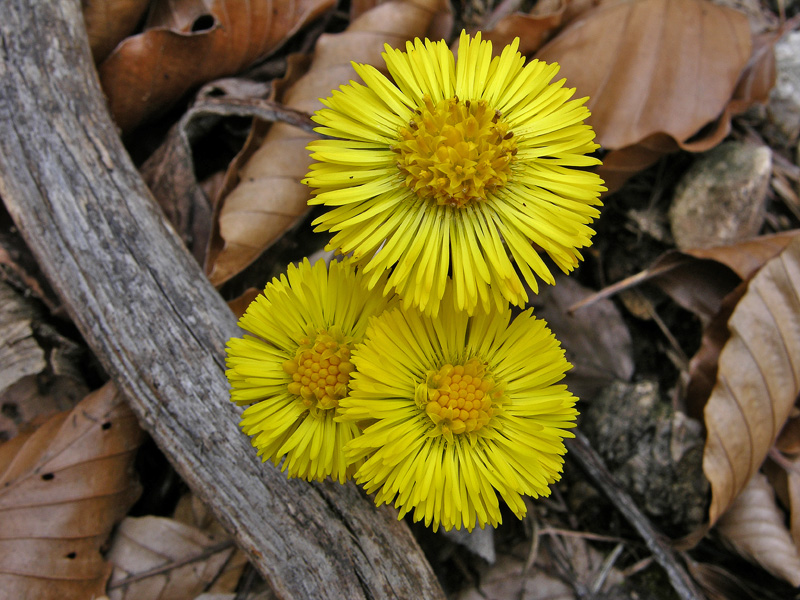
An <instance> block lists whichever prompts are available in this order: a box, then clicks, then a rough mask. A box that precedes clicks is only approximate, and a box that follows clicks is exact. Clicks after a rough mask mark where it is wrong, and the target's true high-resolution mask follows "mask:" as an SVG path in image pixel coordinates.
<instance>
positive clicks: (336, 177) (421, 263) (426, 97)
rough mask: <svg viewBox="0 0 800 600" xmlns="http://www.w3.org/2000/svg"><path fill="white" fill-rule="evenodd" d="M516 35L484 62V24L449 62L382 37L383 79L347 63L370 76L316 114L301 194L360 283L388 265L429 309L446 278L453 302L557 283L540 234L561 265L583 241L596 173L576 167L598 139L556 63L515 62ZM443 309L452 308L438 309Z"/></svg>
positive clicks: (428, 45)
mask: <svg viewBox="0 0 800 600" xmlns="http://www.w3.org/2000/svg"><path fill="white" fill-rule="evenodd" d="M517 48H518V41H517V40H515V41H514V43H513V44H511V45H510V46H507V47H506V48H505V49H504V50H503V52H502V53H501V55H500V56H499V57H496V58H492V50H491V43H490V42H482V41H481V37H480V34H477V35H476V36H475V37H474V38H470V36H468V35H467V34H465V33H462V34H461V40H460V45H459V49H458V61H455V60H454V57H453V54H452V53H451V52H450V50H448V48H447V46H446V44H445V43H444V41H441V42H435V43H434V42H430V41H428V40H425V42H424V43H423V42H422V41H420V40H419V39H417V40H415V42H414V43H413V44H412V43H411V42H409V43H408V44H407V51H406V52H401V51H400V50H395V49H391V48H390V47H389V46H387V47H386V52H385V53H384V54H383V57H384V59H385V60H386V66H387V68H388V71H389V73H390V74H391V76H392V78H393V79H394V83H392V82H390V81H389V80H388V79H387V78H386V77H384V76H383V75H382V74H381V73H380V72H378V71H377V70H376V69H375V68H374V67H371V66H369V65H359V64H354V65H353V66H354V68H355V70H356V72H357V73H358V75H359V76H360V77H361V79H362V80H363V81H364V82H365V83H366V86H364V85H361V84H359V83H356V82H351V83H350V85H344V86H342V87H341V88H340V89H339V90H335V91H334V92H333V94H332V96H331V97H330V98H327V99H326V100H324V101H323V104H325V106H326V107H327V108H323V109H321V110H319V111H318V112H317V113H316V115H315V116H314V120H315V121H316V122H317V123H319V124H320V125H321V127H318V128H317V131H318V132H319V133H322V134H325V135H327V136H329V137H330V138H337V139H323V140H318V141H314V142H312V143H311V144H309V146H308V148H309V150H311V151H312V157H313V158H314V159H315V160H316V161H317V162H315V163H313V164H312V165H311V170H310V172H309V174H308V175H307V178H306V179H305V180H304V183H307V184H308V185H310V186H312V187H314V188H316V189H315V192H316V196H315V197H313V198H312V199H311V200H310V201H309V202H310V204H324V205H327V206H331V207H333V208H332V210H330V211H329V212H328V213H326V214H324V215H322V216H321V217H319V218H318V219H317V220H316V221H315V222H314V224H315V225H316V226H317V228H316V231H332V232H336V235H335V236H334V237H333V239H332V240H331V243H330V244H329V246H328V247H329V248H330V249H333V248H338V249H340V250H341V251H342V252H343V253H345V254H347V253H350V252H352V253H353V255H354V256H355V257H356V258H357V259H360V260H362V261H363V262H365V263H366V268H365V272H368V273H370V275H371V278H370V280H369V285H370V288H372V287H374V286H375V285H376V284H377V282H378V279H379V278H380V277H381V275H382V273H383V271H385V270H388V269H390V268H392V267H394V268H393V271H392V273H391V276H390V278H389V279H388V281H387V283H386V286H385V287H386V292H388V290H390V289H392V288H394V289H395V290H396V291H397V292H398V293H399V294H400V296H402V297H403V301H404V304H406V305H413V306H417V307H419V308H420V309H421V310H423V311H424V312H426V313H427V314H431V315H434V316H435V315H436V314H438V311H439V304H440V299H441V298H442V295H443V293H444V287H445V280H446V279H447V276H448V274H451V276H452V278H453V281H454V286H455V294H454V302H455V306H454V307H453V308H455V309H458V310H466V311H468V312H472V311H473V310H474V308H475V306H477V305H478V304H480V305H482V306H483V307H484V309H486V310H489V307H490V306H492V305H494V306H495V307H497V308H498V310H499V309H501V308H502V307H503V306H504V305H505V303H506V302H505V301H506V300H508V301H510V302H512V303H513V304H517V305H519V306H522V305H524V303H525V302H526V301H527V293H526V291H525V288H524V286H523V280H524V281H525V282H526V283H527V284H528V285H529V286H530V287H531V288H532V289H533V290H534V292H538V283H537V279H536V277H537V276H538V277H539V278H541V279H542V280H543V281H546V282H548V283H551V284H552V283H554V279H553V275H552V274H551V272H550V270H549V268H548V267H547V265H546V264H545V262H544V261H543V260H542V258H541V257H540V256H539V254H538V253H537V251H536V250H535V249H534V247H533V245H532V244H536V245H537V246H538V247H539V248H541V249H542V250H544V251H545V252H546V253H547V254H548V255H549V256H550V257H551V258H552V260H553V261H554V262H555V264H556V265H557V266H558V267H559V268H560V269H562V270H563V271H565V272H568V271H571V270H572V269H573V268H574V267H575V266H576V265H577V264H578V261H579V260H580V259H581V254H580V252H579V251H578V249H579V248H582V247H585V246H589V245H590V244H591V236H592V235H593V234H594V231H593V230H592V229H591V228H590V227H589V224H590V223H591V222H592V220H593V219H594V218H595V217H597V216H598V215H599V210H598V209H597V206H599V205H600V204H601V202H600V200H599V198H598V196H599V194H600V192H601V191H603V190H604V189H605V188H604V187H603V182H602V180H601V179H600V177H599V176H597V175H596V174H594V173H590V172H587V171H585V170H583V169H582V167H587V166H591V165H596V164H599V162H600V161H599V160H597V159H596V158H592V157H589V156H586V153H588V152H592V151H593V150H595V149H597V148H598V146H597V144H595V143H594V142H593V140H594V131H593V130H592V129H591V127H589V126H588V125H586V124H584V122H583V121H584V119H586V117H588V116H589V111H588V109H587V108H586V107H585V106H584V102H585V101H586V98H583V99H580V100H569V99H570V98H571V97H572V95H573V93H574V89H565V88H564V87H563V84H564V80H563V79H562V80H561V81H558V82H555V83H550V81H551V80H552V79H553V77H554V76H555V74H556V73H557V71H558V69H559V67H558V65H557V64H547V63H544V62H541V61H537V60H534V61H531V62H530V63H528V64H527V65H526V64H525V58H524V57H522V56H521V55H520V54H519V52H518V51H517ZM448 309H450V307H448Z"/></svg>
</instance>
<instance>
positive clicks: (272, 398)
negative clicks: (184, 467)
mask: <svg viewBox="0 0 800 600" xmlns="http://www.w3.org/2000/svg"><path fill="white" fill-rule="evenodd" d="M390 304H391V301H390V300H388V299H387V298H384V297H383V295H382V294H380V292H378V291H377V290H376V291H375V292H370V291H369V290H368V289H367V286H366V282H365V277H364V275H363V274H362V273H360V272H358V271H356V270H355V268H354V266H353V264H352V262H351V261H349V260H346V261H343V262H336V261H334V262H332V263H331V265H330V271H329V270H328V268H327V267H326V265H325V261H323V260H320V261H318V262H317V263H316V264H315V265H314V266H313V267H312V266H311V265H310V263H309V262H308V260H304V261H303V262H302V263H301V264H300V265H299V266H294V265H290V266H289V269H288V272H287V274H286V275H282V276H281V278H280V279H277V278H276V279H273V280H272V282H271V283H268V284H267V286H266V289H265V290H264V293H263V294H261V295H260V296H258V298H256V299H255V300H254V301H253V303H252V304H250V306H249V307H248V309H247V311H246V312H245V314H244V315H243V316H242V318H241V319H240V320H239V326H240V327H241V328H242V329H244V330H245V331H248V332H250V333H252V334H253V335H245V336H244V337H243V338H231V339H230V340H229V341H228V346H227V361H226V364H227V366H228V370H227V371H226V375H227V376H228V380H229V381H230V384H231V388H232V389H231V400H232V401H234V402H236V403H237V404H239V405H245V404H253V403H255V404H253V405H252V406H250V407H249V408H247V409H246V410H245V411H244V413H243V415H242V422H241V426H242V430H243V431H244V432H245V433H246V434H247V435H250V436H253V439H252V443H253V446H255V447H256V448H257V449H258V454H259V456H262V457H263V460H265V461H266V460H267V459H271V460H272V461H273V462H274V463H275V464H276V465H277V464H278V463H279V462H280V460H281V459H282V458H283V457H284V456H285V457H286V460H285V461H284V463H283V470H284V471H287V472H288V475H289V477H302V478H304V479H307V480H309V481H310V480H312V479H316V480H320V479H324V478H325V477H327V476H328V475H330V476H331V477H332V478H333V479H338V480H339V482H341V483H344V481H345V480H346V479H347V477H348V467H347V461H346V459H345V456H344V446H345V444H346V443H347V442H349V441H350V440H352V439H353V438H354V437H355V436H357V435H358V433H359V432H358V429H357V428H356V427H355V426H353V425H352V424H350V423H337V422H335V421H334V416H335V415H336V409H337V407H338V405H339V403H340V402H341V401H342V399H344V398H346V397H347V395H348V393H349V390H350V388H349V386H350V378H351V373H352V371H353V363H352V361H351V357H350V352H351V351H352V350H353V347H354V345H355V344H356V343H358V342H360V341H361V339H362V338H363V336H364V332H365V330H366V327H367V321H368V319H369V318H370V317H371V316H373V315H377V314H380V313H381V312H382V311H383V310H384V309H385V308H386V307H387V305H390ZM352 470H353V467H352V466H351V468H350V473H352Z"/></svg>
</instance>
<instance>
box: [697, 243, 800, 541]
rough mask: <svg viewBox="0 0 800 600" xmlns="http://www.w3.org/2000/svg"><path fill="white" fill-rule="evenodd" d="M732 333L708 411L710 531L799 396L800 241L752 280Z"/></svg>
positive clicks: (731, 323) (705, 467) (705, 464)
mask: <svg viewBox="0 0 800 600" xmlns="http://www.w3.org/2000/svg"><path fill="white" fill-rule="evenodd" d="M728 328H729V329H730V332H731V336H730V339H729V340H728V342H727V343H726V344H725V347H724V348H723V350H722V352H721V353H720V357H719V367H718V373H717V383H716V385H715V386H714V389H713V391H712V393H711V396H710V398H709V399H708V403H707V404H706V408H705V411H704V414H705V424H706V428H707V431H708V437H707V441H706V447H705V451H704V456H703V471H704V473H705V474H706V477H707V478H708V480H709V482H710V483H711V492H712V499H711V507H710V509H709V522H710V523H711V524H712V525H713V524H714V523H715V522H716V521H717V520H718V519H719V518H720V516H721V515H722V514H724V513H725V511H726V510H727V509H728V507H729V506H730V505H731V504H732V503H733V502H734V500H735V499H736V497H737V496H738V495H739V493H740V492H741V490H743V489H744V487H745V486H746V485H747V482H748V481H749V480H750V478H751V477H752V476H753V475H754V474H755V473H756V472H757V471H758V469H759V467H760V466H761V464H762V463H763V462H764V458H765V457H766V456H767V453H768V452H769V449H770V448H772V446H773V445H774V443H775V440H776V438H777V436H778V434H779V433H780V430H781V428H782V427H783V425H784V423H785V422H786V420H787V418H788V417H789V415H790V413H791V411H792V408H793V406H794V402H795V399H796V398H797V394H798V391H800V238H795V239H793V240H792V242H791V243H789V245H788V246H786V249H785V250H783V252H781V253H780V254H779V255H778V256H776V257H775V258H773V259H771V260H770V261H769V262H767V263H766V264H765V265H764V267H762V268H761V270H760V271H759V272H758V273H757V274H756V275H755V276H754V277H753V279H752V280H751V281H750V284H749V286H748V288H747V293H746V294H745V295H744V296H743V297H742V299H741V300H740V301H739V303H738V305H737V306H736V309H735V310H734V311H733V314H732V315H731V318H730V319H729V320H728Z"/></svg>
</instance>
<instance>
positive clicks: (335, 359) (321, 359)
mask: <svg viewBox="0 0 800 600" xmlns="http://www.w3.org/2000/svg"><path fill="white" fill-rule="evenodd" d="M354 369H355V367H353V364H352V363H351V362H350V341H349V340H348V339H347V338H345V336H343V335H342V334H341V333H338V332H335V331H331V332H328V331H327V330H325V329H321V330H319V331H318V332H317V334H316V337H315V338H314V339H313V341H312V340H311V339H310V337H305V338H303V339H302V340H300V347H299V348H297V352H296V353H295V357H294V360H287V361H286V362H284V363H283V370H284V371H286V373H288V374H289V375H291V376H292V382H291V383H290V384H289V385H288V386H287V387H288V388H289V393H291V394H294V395H295V396H298V397H299V398H300V399H301V401H302V402H303V404H304V405H305V406H307V407H308V408H321V409H330V408H336V407H337V406H339V400H341V399H342V398H344V397H345V396H347V392H348V387H347V384H348V383H349V381H350V373H352V372H353V370H354Z"/></svg>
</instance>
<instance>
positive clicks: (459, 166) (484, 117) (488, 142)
mask: <svg viewBox="0 0 800 600" xmlns="http://www.w3.org/2000/svg"><path fill="white" fill-rule="evenodd" d="M416 112H417V116H415V117H414V118H413V119H412V120H411V121H410V122H409V124H408V127H401V128H400V130H399V132H398V133H399V135H400V142H399V143H398V144H396V145H395V146H394V150H395V152H397V153H398V154H399V157H398V159H397V166H398V168H399V169H400V172H401V173H402V174H403V175H405V178H406V180H405V184H406V186H407V187H409V188H411V189H412V190H414V191H415V192H416V193H417V195H418V196H421V197H423V198H431V199H434V200H436V203H437V204H441V205H450V206H454V207H458V208H460V207H462V206H464V205H466V204H469V203H470V202H472V201H473V200H486V195H487V194H488V193H489V192H491V191H492V190H494V189H496V188H499V187H502V186H504V185H505V184H506V182H507V181H508V177H509V175H510V174H511V163H512V162H513V161H514V156H515V155H516V153H517V142H516V140H515V139H514V133H513V132H511V131H509V129H508V125H507V124H506V123H505V121H504V120H503V119H502V117H501V116H500V113H499V112H497V111H494V110H491V109H490V108H489V107H488V106H487V103H486V101H485V100H474V101H472V102H470V101H469V100H467V101H466V102H461V101H459V100H458V99H457V98H447V99H444V100H441V101H439V102H438V103H437V104H436V105H434V104H433V101H432V100H431V99H430V97H428V96H425V98H424V106H422V107H420V109H419V110H417V111H416Z"/></svg>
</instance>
